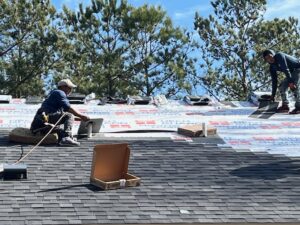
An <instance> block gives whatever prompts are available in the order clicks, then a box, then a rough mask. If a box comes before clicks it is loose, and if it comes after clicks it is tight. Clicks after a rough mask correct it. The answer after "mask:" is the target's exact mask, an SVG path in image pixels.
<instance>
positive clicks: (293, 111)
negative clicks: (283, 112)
mask: <svg viewBox="0 0 300 225" xmlns="http://www.w3.org/2000/svg"><path fill="white" fill-rule="evenodd" d="M299 113H300V108H294V109H293V110H292V111H290V112H289V114H291V115H295V114H299Z"/></svg>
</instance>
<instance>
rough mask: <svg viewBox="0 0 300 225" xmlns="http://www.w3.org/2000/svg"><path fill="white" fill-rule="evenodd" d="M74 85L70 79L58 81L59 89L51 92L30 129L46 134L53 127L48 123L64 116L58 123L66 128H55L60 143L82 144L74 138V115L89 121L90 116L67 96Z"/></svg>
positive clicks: (69, 144)
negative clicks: (76, 107) (74, 104)
mask: <svg viewBox="0 0 300 225" xmlns="http://www.w3.org/2000/svg"><path fill="white" fill-rule="evenodd" d="M74 87H76V85H75V84H73V83H72V81H71V80H69V79H63V80H61V81H59V82H58V84H57V89H56V90H53V91H51V92H50V94H49V96H48V97H47V98H46V99H45V101H44V102H43V103H42V105H41V107H40V108H39V109H38V111H37V113H36V115H35V117H34V119H33V121H32V123H31V128H30V130H31V131H32V132H33V133H35V132H36V131H37V130H40V131H42V133H43V134H46V133H47V132H49V130H50V128H51V127H49V126H47V123H49V124H55V123H56V122H57V121H58V120H59V119H60V118H61V117H62V116H63V117H62V118H61V120H60V121H59V123H58V125H60V124H63V125H64V128H63V129H61V128H56V129H55V132H57V134H58V139H59V144H60V145H62V146H79V145H80V143H79V142H77V141H76V140H74V139H73V138H72V126H73V122H74V116H76V117H79V118H80V119H81V120H83V121H88V120H89V119H90V118H89V117H88V116H85V115H83V114H81V113H80V112H78V111H77V110H76V109H75V108H73V107H72V106H71V105H70V102H69V100H68V98H67V96H68V95H69V94H70V93H71V91H72V89H73V88H74Z"/></svg>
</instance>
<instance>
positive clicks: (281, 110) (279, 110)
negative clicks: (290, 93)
mask: <svg viewBox="0 0 300 225" xmlns="http://www.w3.org/2000/svg"><path fill="white" fill-rule="evenodd" d="M289 111H290V108H289V106H288V105H286V104H283V105H282V106H280V107H278V108H277V113H288V112H289Z"/></svg>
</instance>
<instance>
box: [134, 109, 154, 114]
mask: <svg viewBox="0 0 300 225" xmlns="http://www.w3.org/2000/svg"><path fill="white" fill-rule="evenodd" d="M139 111H140V112H142V113H156V112H158V110H157V109H140V110H139Z"/></svg>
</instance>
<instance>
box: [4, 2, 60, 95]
mask: <svg viewBox="0 0 300 225" xmlns="http://www.w3.org/2000/svg"><path fill="white" fill-rule="evenodd" d="M0 6H1V7H0V21H1V22H0V56H1V58H0V68H1V70H0V80H1V83H0V90H1V92H2V93H4V94H12V95H13V96H14V97H21V96H28V95H41V94H42V93H43V86H44V84H43V80H42V78H43V77H44V76H43V75H46V73H47V72H48V71H49V69H51V68H52V67H53V65H54V63H55V60H56V59H55V48H56V43H57V42H58V33H57V31H56V29H55V28H54V27H52V26H51V23H52V22H53V20H54V17H55V9H54V7H53V6H51V5H50V3H49V1H46V0H45V1H37V0H32V1H29V0H20V1H16V0H10V1H6V0H3V1H1V2H0Z"/></svg>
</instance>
